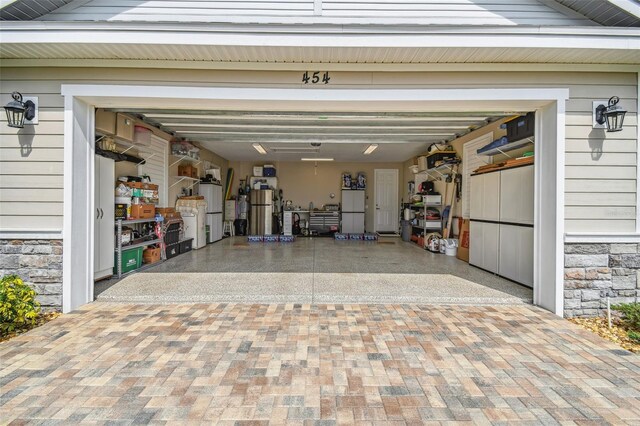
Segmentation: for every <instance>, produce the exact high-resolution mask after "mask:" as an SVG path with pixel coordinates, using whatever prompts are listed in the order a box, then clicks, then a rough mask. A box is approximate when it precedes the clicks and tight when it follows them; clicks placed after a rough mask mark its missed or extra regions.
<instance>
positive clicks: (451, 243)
mask: <svg viewBox="0 0 640 426" xmlns="http://www.w3.org/2000/svg"><path fill="white" fill-rule="evenodd" d="M441 244H442V245H444V254H446V255H447V256H457V255H458V240H457V239H455V238H447V239H446V240H441Z"/></svg>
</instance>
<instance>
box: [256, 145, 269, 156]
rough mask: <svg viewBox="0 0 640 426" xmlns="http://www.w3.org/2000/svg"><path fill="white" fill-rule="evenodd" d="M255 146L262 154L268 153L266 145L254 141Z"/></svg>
mask: <svg viewBox="0 0 640 426" xmlns="http://www.w3.org/2000/svg"><path fill="white" fill-rule="evenodd" d="M253 147H254V148H255V149H256V151H258V152H259V153H260V154H262V155H266V154H267V150H266V149H264V147H263V146H262V145H260V144H259V143H254V144H253Z"/></svg>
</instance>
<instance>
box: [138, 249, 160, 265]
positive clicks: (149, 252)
mask: <svg viewBox="0 0 640 426" xmlns="http://www.w3.org/2000/svg"><path fill="white" fill-rule="evenodd" d="M161 253H162V251H161V249H160V248H150V247H148V248H146V249H144V251H143V252H142V260H143V261H144V263H156V262H159V261H160V256H161Z"/></svg>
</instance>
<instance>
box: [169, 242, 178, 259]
mask: <svg viewBox="0 0 640 426" xmlns="http://www.w3.org/2000/svg"><path fill="white" fill-rule="evenodd" d="M179 254H180V243H175V244H168V245H167V248H166V255H167V259H171V258H172V257H176V256H177V255H179Z"/></svg>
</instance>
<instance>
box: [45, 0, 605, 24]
mask: <svg viewBox="0 0 640 426" xmlns="http://www.w3.org/2000/svg"><path fill="white" fill-rule="evenodd" d="M305 18H306V19H308V18H314V20H315V21H320V22H327V23H341V24H344V23H373V22H376V23H382V24H398V23H416V24H421V25H563V26H569V25H583V26H584V25H595V24H594V23H593V22H592V21H590V20H588V19H587V18H585V17H584V16H582V15H580V14H578V13H576V12H570V11H568V9H566V10H565V9H563V10H559V7H556V8H554V7H551V6H549V5H547V4H544V3H542V2H539V1H537V0H509V1H502V0H475V1H473V2H471V1H466V0H453V1H446V2H445V1H442V2H434V1H428V0H424V1H417V0H413V1H392V0H386V1H383V0H379V1H367V0H315V1H314V0H277V1H269V0H249V1H244V0H236V1H209V2H205V1H182V2H176V1H164V0H156V1H146V2H140V1H135V0H121V1H118V2H117V3H115V4H114V2H112V1H110V0H91V1H76V2H73V3H71V4H69V5H67V6H63V7H61V8H60V9H58V10H56V11H54V12H52V13H49V14H47V15H45V16H43V17H41V18H39V19H40V20H48V21H53V20H57V21H112V22H118V21H120V22H121V21H146V22H268V21H270V20H272V19H275V20H277V21H278V22H288V23H295V22H298V23H300V22H308V21H305V20H304V19H305Z"/></svg>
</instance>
